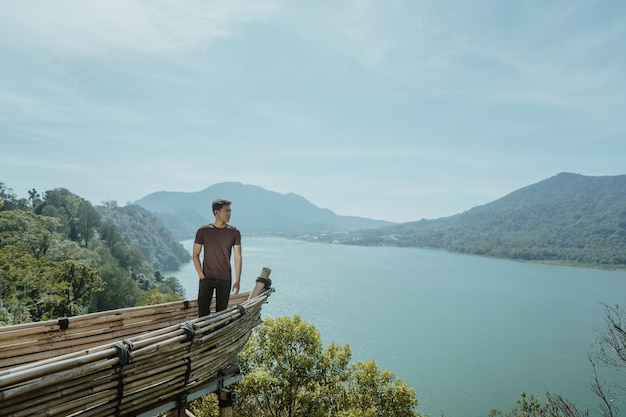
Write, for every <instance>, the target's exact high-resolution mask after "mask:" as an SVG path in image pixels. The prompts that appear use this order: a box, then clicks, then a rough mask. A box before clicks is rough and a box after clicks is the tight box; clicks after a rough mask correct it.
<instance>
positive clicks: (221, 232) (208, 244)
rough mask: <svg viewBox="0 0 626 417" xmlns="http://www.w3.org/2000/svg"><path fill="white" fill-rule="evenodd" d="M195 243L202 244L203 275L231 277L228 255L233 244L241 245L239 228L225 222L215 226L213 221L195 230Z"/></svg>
mask: <svg viewBox="0 0 626 417" xmlns="http://www.w3.org/2000/svg"><path fill="white" fill-rule="evenodd" d="M194 242H195V243H198V244H200V245H203V252H204V257H203V261H202V273H203V274H204V276H205V277H210V278H219V279H227V280H229V281H230V280H231V279H232V273H231V269H230V255H231V252H232V249H233V246H235V245H241V233H240V232H239V230H238V229H237V228H236V227H234V226H231V225H229V224H226V226H225V227H222V228H220V227H215V225H213V223H211V224H207V225H204V226H202V227H201V228H199V229H198V231H197V232H196V239H195V240H194Z"/></svg>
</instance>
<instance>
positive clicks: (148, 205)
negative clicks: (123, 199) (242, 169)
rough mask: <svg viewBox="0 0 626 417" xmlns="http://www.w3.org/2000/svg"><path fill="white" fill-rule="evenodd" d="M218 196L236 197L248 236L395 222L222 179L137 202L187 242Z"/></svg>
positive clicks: (238, 219) (236, 215) (238, 220)
mask: <svg viewBox="0 0 626 417" xmlns="http://www.w3.org/2000/svg"><path fill="white" fill-rule="evenodd" d="M217 198H225V199H227V200H230V201H232V207H233V215H232V218H231V222H232V224H233V225H234V226H236V227H237V228H239V229H240V230H241V231H242V232H244V233H248V234H270V235H294V234H308V233H314V234H319V233H326V232H341V231H348V230H358V229H368V228H376V227H382V226H386V225H391V224H394V223H392V222H388V221H384V220H375V219H368V218H364V217H357V216H341V215H338V214H335V213H334V212H333V211H332V210H330V209H326V208H320V207H317V206H315V205H314V204H312V203H310V202H309V201H308V200H306V199H305V198H304V197H302V196H300V195H298V194H295V193H287V194H281V193H278V192H276V191H270V190H266V189H264V188H262V187H259V186H256V185H249V184H242V183H239V182H222V183H218V184H214V185H211V186H208V187H207V188H205V189H203V190H201V191H195V192H178V191H158V192H155V193H151V194H148V195H146V196H145V197H143V198H141V199H139V200H137V201H135V202H133V203H132V204H136V205H139V206H141V207H143V208H144V209H146V210H149V211H150V212H152V213H154V214H155V215H156V216H157V217H158V218H159V219H160V220H161V221H162V222H163V223H164V224H165V225H166V226H167V228H168V229H170V230H171V231H172V233H173V234H174V235H175V236H176V237H177V238H179V239H180V240H187V239H193V237H194V235H195V232H196V230H197V228H198V227H199V226H200V225H202V224H206V223H209V222H210V221H212V220H213V215H212V213H211V203H212V202H213V200H215V199H217Z"/></svg>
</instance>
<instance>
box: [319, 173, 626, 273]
mask: <svg viewBox="0 0 626 417" xmlns="http://www.w3.org/2000/svg"><path fill="white" fill-rule="evenodd" d="M320 239H321V240H326V241H332V242H334V243H343V244H353V245H371V246H413V247H425V248H436V249H444V250H448V251H451V252H458V253H467V254H474V255H482V256H491V257H498V258H507V259H518V260H527V261H540V262H554V263H566V264H572V265H584V266H592V267H608V268H626V175H618V176H601V177H591V176H583V175H581V174H573V173H567V172H562V173H560V174H557V175H555V176H553V177H550V178H548V179H545V180H543V181H540V182H538V183H535V184H532V185H529V186H526V187H523V188H520V189H518V190H515V191H513V192H511V193H509V194H507V195H505V196H504V197H501V198H499V199H497V200H494V201H492V202H490V203H487V204H484V205H482V206H477V207H473V208H471V209H470V210H467V211H465V212H463V213H459V214H455V215H452V216H448V217H442V218H438V219H433V220H420V221H415V222H407V223H401V224H398V225H391V226H386V227H382V228H379V229H374V230H366V231H360V232H349V233H346V234H336V235H333V236H327V237H321V238H320Z"/></svg>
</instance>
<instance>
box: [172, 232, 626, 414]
mask: <svg viewBox="0 0 626 417" xmlns="http://www.w3.org/2000/svg"><path fill="white" fill-rule="evenodd" d="M192 243H193V242H192V241H185V242H183V245H184V246H185V247H186V248H188V249H189V250H190V251H191V246H192ZM242 251H243V274H242V282H241V290H242V291H248V290H252V288H253V287H254V282H255V280H256V277H257V276H258V274H259V272H260V271H261V268H262V267H264V266H266V267H269V268H271V270H272V273H271V276H270V278H271V279H272V283H273V287H274V288H275V289H276V292H275V293H274V294H273V295H272V296H271V297H270V298H269V303H268V304H267V305H266V306H264V308H263V316H265V317H279V316H293V315H294V314H298V315H299V316H301V317H302V319H303V320H305V321H307V322H309V323H311V324H313V325H315V327H316V328H317V329H318V330H319V332H320V333H321V335H322V340H323V343H324V346H327V345H328V344H329V343H330V342H331V341H334V342H335V343H338V344H346V343H347V344H349V345H350V346H351V348H352V361H353V362H355V361H365V360H370V359H373V360H375V361H376V363H377V364H378V366H379V367H380V368H381V369H386V370H389V371H392V372H394V373H395V374H396V375H397V377H398V378H400V379H402V380H403V381H405V382H407V383H408V384H409V385H410V386H411V387H413V388H414V389H415V391H416V397H417V398H418V400H419V405H418V407H417V410H418V412H419V413H422V414H428V415H429V416H430V417H437V416H441V415H446V416H448V417H456V416H464V417H479V416H487V415H488V414H489V411H490V410H491V409H492V408H495V409H499V410H501V411H503V412H505V413H506V412H508V411H510V410H511V409H512V408H513V407H514V406H515V404H516V401H517V400H518V399H519V398H520V394H521V393H522V392H526V393H527V394H531V393H532V394H534V395H535V396H537V397H539V398H540V399H542V400H544V399H545V395H544V394H545V391H546V389H548V390H549V391H550V392H552V393H555V394H556V393H559V394H562V395H563V396H565V397H566V398H568V399H569V400H570V401H573V402H574V403H575V404H577V405H578V406H582V407H587V408H597V401H596V397H595V396H594V395H593V393H592V392H591V390H590V386H589V383H590V382H591V375H592V369H591V366H590V364H589V362H588V360H587V355H588V354H589V353H591V352H592V351H593V349H594V347H593V344H594V342H595V341H596V339H597V337H598V336H599V335H600V334H601V333H602V331H603V330H604V327H605V312H604V308H603V306H602V304H601V303H606V304H608V305H616V304H620V303H623V301H624V295H625V294H626V272H624V271H603V270H595V269H587V268H573V267H564V266H551V265H541V264H532V263H521V262H514V261H508V260H498V259H489V258H481V257H476V256H466V255H459V254H452V253H448V252H444V251H436V250H427V249H417V248H391V247H359V246H344V245H330V244H320V243H310V242H301V241H294V240H287V239H280V238H257V237H245V236H244V239H243V241H242ZM166 274H167V276H171V275H174V276H176V277H177V278H178V279H179V280H180V282H181V284H182V285H183V287H184V288H185V290H186V293H187V297H188V298H190V299H194V298H196V296H197V285H198V279H197V275H196V272H195V270H194V268H193V265H192V264H191V262H190V263H189V264H187V265H185V266H183V267H182V268H181V269H180V270H179V271H175V272H167V273H166ZM606 377H608V378H612V379H620V378H622V379H624V378H623V376H622V375H621V374H619V375H618V374H616V373H615V372H613V371H607V372H606ZM625 382H626V381H625ZM621 408H622V409H623V405H622V407H621Z"/></svg>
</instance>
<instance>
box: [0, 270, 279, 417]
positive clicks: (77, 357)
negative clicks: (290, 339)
mask: <svg viewBox="0 0 626 417" xmlns="http://www.w3.org/2000/svg"><path fill="white" fill-rule="evenodd" d="M265 272H266V273H267V274H269V269H267V268H264V270H263V272H262V274H261V275H262V276H263V274H264V273H265ZM265 278H267V277H265ZM269 282H270V281H269V279H264V278H259V280H257V284H256V287H255V289H254V290H253V291H252V292H246V293H241V294H238V295H233V296H231V299H230V302H229V306H228V308H227V309H226V310H224V311H222V312H219V313H217V314H216V313H212V314H211V315H210V316H207V317H202V318H198V317H197V314H198V313H197V311H198V310H197V302H196V301H195V300H194V301H184V302H183V301H181V302H174V303H167V304H160V305H154V306H146V307H134V308H127V309H120V310H113V311H105V312H100V313H94V314H87V315H83V316H76V317H71V318H68V319H59V320H50V321H45V322H39V323H28V324H23V325H15V326H6V327H1V328H0V416H13V417H20V416H28V417H30V416H85V417H87V416H88V417H99V416H103V417H104V416H142V417H149V416H154V415H156V414H158V413H163V412H168V411H171V410H179V412H180V410H184V408H185V405H186V403H187V402H188V401H191V400H193V399H196V398H199V397H201V396H202V395H205V394H207V393H210V392H217V391H218V390H220V389H222V388H224V387H225V386H228V385H229V384H231V383H233V382H236V381H237V380H239V379H240V378H241V375H240V373H239V367H238V365H237V354H238V353H239V352H240V351H241V349H242V348H243V347H244V345H245V343H246V342H247V340H248V338H249V336H250V333H251V331H252V329H253V328H254V327H256V326H257V325H258V324H259V323H260V322H261V308H262V305H263V304H264V303H266V302H267V298H268V297H269V295H270V294H271V293H272V292H273V288H270V286H269V285H270V284H269ZM181 415H184V414H181Z"/></svg>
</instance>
